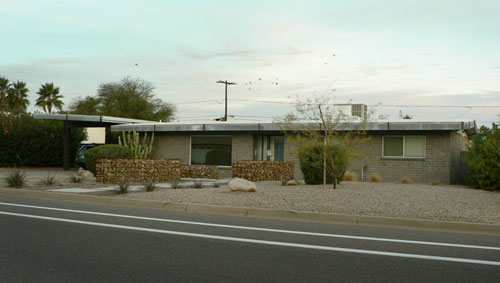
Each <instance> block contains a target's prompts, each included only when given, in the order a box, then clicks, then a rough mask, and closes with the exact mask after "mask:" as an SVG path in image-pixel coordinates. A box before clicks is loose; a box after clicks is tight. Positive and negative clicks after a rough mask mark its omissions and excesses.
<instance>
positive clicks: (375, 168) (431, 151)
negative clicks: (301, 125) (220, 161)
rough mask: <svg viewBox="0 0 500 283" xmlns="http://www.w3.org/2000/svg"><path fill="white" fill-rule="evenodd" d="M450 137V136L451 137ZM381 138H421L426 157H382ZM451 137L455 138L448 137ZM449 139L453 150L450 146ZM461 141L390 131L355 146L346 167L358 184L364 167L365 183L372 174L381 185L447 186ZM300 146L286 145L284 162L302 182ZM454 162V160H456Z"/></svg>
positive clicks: (371, 135)
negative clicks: (405, 179) (402, 182)
mask: <svg viewBox="0 0 500 283" xmlns="http://www.w3.org/2000/svg"><path fill="white" fill-rule="evenodd" d="M450 133H451V134H450ZM384 135H423V136H425V137H426V157H425V158H422V159H397V158H383V157H382V137H383V136H384ZM450 135H455V136H452V137H450ZM450 139H453V140H454V141H453V143H456V146H452V145H451V141H450ZM462 143H463V140H462V138H461V137H460V138H459V137H457V136H456V133H455V132H449V131H422V132H415V131H390V132H370V133H369V134H368V135H367V138H365V139H363V142H361V143H359V144H356V145H355V146H354V150H353V158H352V159H351V161H350V164H349V166H348V170H349V171H353V172H355V173H356V174H357V175H358V177H359V179H360V180H361V168H362V167H365V169H366V170H365V171H364V180H365V181H366V180H368V176H369V175H370V174H372V173H378V174H380V176H381V177H382V180H383V181H392V182H399V181H400V180H401V178H403V177H405V176H406V177H409V178H410V179H412V180H413V181H414V182H419V183H430V182H432V181H437V182H439V183H441V184H449V183H450V177H451V176H452V174H455V173H450V170H451V164H452V154H453V155H454V154H457V153H458V154H459V152H457V149H458V148H462V147H463V144H462ZM298 148H299V145H296V144H294V143H291V142H289V141H285V160H286V161H293V162H294V163H295V177H296V178H297V179H302V178H303V176H302V172H301V171H300V162H299V160H298V157H297V149H298ZM455 159H456V158H455Z"/></svg>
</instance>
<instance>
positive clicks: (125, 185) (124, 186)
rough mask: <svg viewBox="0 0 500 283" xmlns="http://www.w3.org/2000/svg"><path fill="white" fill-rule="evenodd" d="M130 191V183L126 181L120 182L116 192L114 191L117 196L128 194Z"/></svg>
mask: <svg viewBox="0 0 500 283" xmlns="http://www.w3.org/2000/svg"><path fill="white" fill-rule="evenodd" d="M129 189H130V182H129V181H128V180H122V181H121V182H120V183H119V184H118V191H116V193H117V194H119V195H122V194H126V193H128V191H129Z"/></svg>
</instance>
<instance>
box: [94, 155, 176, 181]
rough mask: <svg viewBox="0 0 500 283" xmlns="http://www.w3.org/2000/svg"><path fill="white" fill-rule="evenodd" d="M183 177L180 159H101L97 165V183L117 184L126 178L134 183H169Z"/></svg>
mask: <svg viewBox="0 0 500 283" xmlns="http://www.w3.org/2000/svg"><path fill="white" fill-rule="evenodd" d="M180 176H181V161H180V160H178V159H134V158H130V159H129V158H118V159H99V160H98V161H97V164H96V179H97V182H101V183H104V184H117V183H120V182H121V181H123V180H124V178H126V180H127V181H129V182H133V183H146V182H158V183H159V182H169V181H172V180H176V179H179V178H180Z"/></svg>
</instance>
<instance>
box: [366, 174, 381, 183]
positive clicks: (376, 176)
mask: <svg viewBox="0 0 500 283" xmlns="http://www.w3.org/2000/svg"><path fill="white" fill-rule="evenodd" d="M369 179H370V182H376V183H378V182H380V181H382V177H380V175H379V174H378V173H373V174H371V175H370V178H369Z"/></svg>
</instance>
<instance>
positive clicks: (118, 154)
mask: <svg viewBox="0 0 500 283" xmlns="http://www.w3.org/2000/svg"><path fill="white" fill-rule="evenodd" d="M132 157H134V155H133V153H132V151H130V149H129V148H128V147H126V146H123V145H118V144H106V145H100V146H96V147H93V148H91V149H89V150H86V151H85V156H84V162H85V167H87V170H89V171H90V172H92V173H94V175H95V174H96V167H95V166H96V163H97V160H99V159H104V158H110V159H112V158H132Z"/></svg>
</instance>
